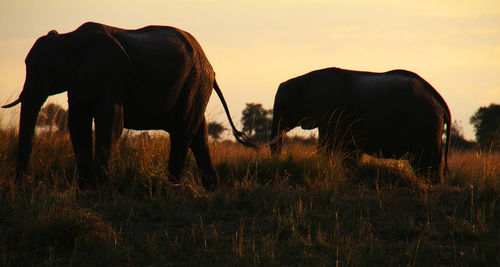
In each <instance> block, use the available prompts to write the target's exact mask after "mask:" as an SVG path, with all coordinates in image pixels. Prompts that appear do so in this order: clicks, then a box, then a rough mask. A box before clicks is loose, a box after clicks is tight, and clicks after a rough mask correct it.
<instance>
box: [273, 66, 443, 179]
mask: <svg viewBox="0 0 500 267" xmlns="http://www.w3.org/2000/svg"><path fill="white" fill-rule="evenodd" d="M273 112H274V113H273V124H272V130H271V137H270V138H271V139H272V141H271V142H270V147H271V152H272V153H274V154H278V153H279V152H280V148H281V146H282V141H283V137H284V135H285V134H286V132H287V131H289V130H291V129H293V128H294V127H296V126H299V125H300V126H301V127H302V128H303V129H313V128H318V130H319V144H320V146H323V147H325V146H326V147H327V149H328V148H332V147H334V146H335V147H334V149H338V148H339V147H340V148H341V149H342V150H345V152H347V153H348V154H354V155H356V157H359V155H360V154H361V153H362V152H364V153H367V154H372V155H379V156H382V157H402V156H405V155H406V156H408V155H409V156H410V159H411V164H412V166H413V168H414V169H415V171H417V173H419V174H421V175H424V176H427V175H428V177H429V178H430V179H431V181H432V182H433V183H438V182H441V183H442V182H443V174H442V172H443V160H442V134H443V132H444V125H446V146H445V152H444V169H447V156H448V150H449V145H450V130H451V114H450V110H449V108H448V106H447V104H446V102H445V101H444V99H443V98H442V97H441V95H440V94H439V93H438V92H437V91H436V90H435V89H434V88H433V87H432V86H431V85H430V84H429V83H427V82H426V81H425V80H424V79H422V78H421V77H420V76H418V75H417V74H415V73H412V72H409V71H406V70H393V71H389V72H385V73H372V72H361V71H351V70H344V69H339V68H327V69H321V70H316V71H313V72H310V73H308V74H305V75H302V76H299V77H296V78H293V79H290V80H288V81H286V82H283V83H282V84H280V86H279V88H278V91H277V93H276V97H275V100H274V109H273ZM356 157H354V158H356ZM351 159H352V157H351Z"/></svg>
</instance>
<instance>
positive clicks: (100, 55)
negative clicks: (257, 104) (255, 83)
mask: <svg viewBox="0 0 500 267" xmlns="http://www.w3.org/2000/svg"><path fill="white" fill-rule="evenodd" d="M25 63H26V81H25V84H24V87H23V90H22V92H21V94H20V96H19V98H18V99H17V100H16V101H14V102H13V103H11V104H9V105H5V106H4V108H8V107H12V106H15V105H17V104H18V103H21V118H20V128H19V148H18V154H17V169H16V173H17V177H19V176H20V175H22V174H23V173H24V172H26V171H27V166H28V162H29V156H30V154H31V150H32V144H33V141H32V139H33V132H34V127H35V122H36V118H37V115H38V112H39V111H40V108H41V106H42V105H43V103H44V102H45V100H46V99H47V97H48V96H49V95H54V94H58V93H61V92H64V91H68V105H69V110H68V112H69V115H68V116H69V118H68V124H69V125H68V126H69V131H70V136H71V141H72V144H73V149H74V152H75V157H76V161H77V166H78V170H79V181H78V183H79V184H80V185H81V184H84V183H89V179H88V178H89V177H98V179H99V180H102V177H105V176H106V173H107V170H108V167H109V164H108V161H109V157H110V153H111V151H112V147H113V144H114V143H115V142H116V140H117V139H118V138H119V137H120V135H121V133H122V131H123V128H124V127H125V128H129V129H137V130H149V129H158V130H160V129H161V130H165V131H167V132H168V133H169V134H170V142H171V146H170V147H171V148H170V157H169V162H168V169H169V172H170V175H171V176H172V177H173V179H174V181H175V182H178V181H179V178H180V175H181V173H182V170H183V168H184V162H185V158H186V154H187V152H188V149H189V148H191V150H192V152H193V154H194V157H195V159H196V163H197V165H198V167H199V169H200V171H201V172H200V173H201V177H202V182H203V186H205V187H213V186H214V185H216V184H217V182H218V179H219V178H218V175H217V172H216V171H215V169H214V166H213V164H212V161H211V158H210V153H209V147H208V143H207V122H206V119H205V116H204V113H205V109H206V105H207V102H208V100H209V97H210V95H211V93H212V88H214V89H215V91H216V92H217V94H218V96H219V98H220V100H221V102H222V104H223V106H224V109H225V111H226V115H227V117H228V119H229V122H230V124H231V127H232V129H233V134H234V136H235V137H236V139H237V140H238V141H239V142H240V143H242V144H244V145H246V146H250V147H254V148H255V147H256V146H255V145H254V144H253V142H252V141H251V140H250V139H248V137H247V136H246V135H244V134H243V133H242V132H240V131H238V130H237V129H236V128H235V126H234V124H233V122H232V119H231V116H230V114H229V111H228V108H227V105H226V102H225V100H224V97H223V95H222V93H221V91H220V89H219V86H218V85H217V82H216V80H215V73H214V71H213V69H212V66H211V65H210V63H209V61H208V59H207V57H206V56H205V54H204V52H203V50H202V48H201V46H200V44H199V43H198V42H197V41H196V39H195V38H194V37H193V36H192V35H190V34H189V33H187V32H185V31H182V30H179V29H176V28H173V27H167V26H148V27H145V28H141V29H137V30H125V29H120V28H115V27H110V26H106V25H103V24H98V23H93V22H88V23H85V24H83V25H82V26H80V27H79V28H78V29H76V30H75V31H73V32H70V33H66V34H58V33H57V32H56V31H51V32H49V33H48V34H47V35H46V36H42V37H40V38H39V39H38V40H37V41H36V42H35V44H34V45H33V47H32V48H31V50H30V52H29V53H28V56H27V57H26V61H25ZM92 119H93V120H94V123H95V161H94V160H93V149H92V144H93V133H92V132H93V130H92V129H93V128H92ZM99 177H100V178H99ZM97 182H101V181H97ZM91 184H94V183H91Z"/></svg>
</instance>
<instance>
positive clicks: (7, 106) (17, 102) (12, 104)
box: [2, 98, 21, 108]
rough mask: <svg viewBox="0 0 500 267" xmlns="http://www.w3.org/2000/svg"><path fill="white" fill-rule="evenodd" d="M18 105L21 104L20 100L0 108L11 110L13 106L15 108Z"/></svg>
mask: <svg viewBox="0 0 500 267" xmlns="http://www.w3.org/2000/svg"><path fill="white" fill-rule="evenodd" d="M19 103H21V98H18V99H17V100H16V101H14V102H12V103H10V104H7V105H4V106H2V108H11V107H13V106H16V105H17V104H19Z"/></svg>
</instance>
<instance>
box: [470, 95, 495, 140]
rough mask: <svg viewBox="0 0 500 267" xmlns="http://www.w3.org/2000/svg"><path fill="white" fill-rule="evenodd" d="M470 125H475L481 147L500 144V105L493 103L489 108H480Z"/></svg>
mask: <svg viewBox="0 0 500 267" xmlns="http://www.w3.org/2000/svg"><path fill="white" fill-rule="evenodd" d="M470 123H471V124H472V125H474V128H475V132H476V140H477V142H478V143H479V144H480V145H486V146H489V145H490V144H491V143H497V144H498V143H500V105H497V104H493V103H492V104H490V105H489V106H488V107H480V108H479V109H478V110H477V111H476V113H475V114H474V115H473V116H472V117H471V118H470Z"/></svg>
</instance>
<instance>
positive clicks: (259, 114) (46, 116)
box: [37, 103, 500, 149]
mask: <svg viewBox="0 0 500 267" xmlns="http://www.w3.org/2000/svg"><path fill="white" fill-rule="evenodd" d="M272 116H273V110H272V109H265V108H264V107H263V106H262V104H259V103H247V104H246V107H245V109H243V111H242V117H241V123H242V125H243V129H242V130H243V132H245V133H246V134H247V135H248V136H250V137H251V138H252V139H253V140H255V141H256V142H260V143H266V142H268V141H269V140H268V138H269V135H270V132H271V124H272ZM470 123H471V124H472V125H473V126H474V132H475V137H476V141H477V142H473V141H468V140H466V139H465V138H464V136H463V129H462V127H461V126H460V124H459V123H458V122H457V121H455V122H454V123H452V128H451V145H452V147H455V148H465V149H467V148H473V147H474V146H476V145H480V146H483V147H489V146H497V147H498V146H500V105H498V104H495V103H492V104H490V105H489V106H487V107H480V108H479V109H478V110H477V111H476V112H475V113H474V115H473V116H472V117H471V118H470ZM37 125H38V126H40V127H48V128H49V130H50V131H54V130H55V131H59V132H67V131H68V112H67V110H66V109H64V108H63V107H61V106H59V105H57V104H54V103H50V104H48V105H46V106H45V107H43V108H42V109H41V111H40V114H39V116H38V119H37ZM225 131H227V128H226V127H224V125H223V124H222V123H220V122H216V121H213V122H209V124H208V135H209V136H210V138H212V140H214V141H218V140H220V138H221V135H222V134H223V133H224V132H225ZM295 139H298V141H301V142H314V140H311V139H313V138H309V139H307V138H300V137H296V138H295Z"/></svg>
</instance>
